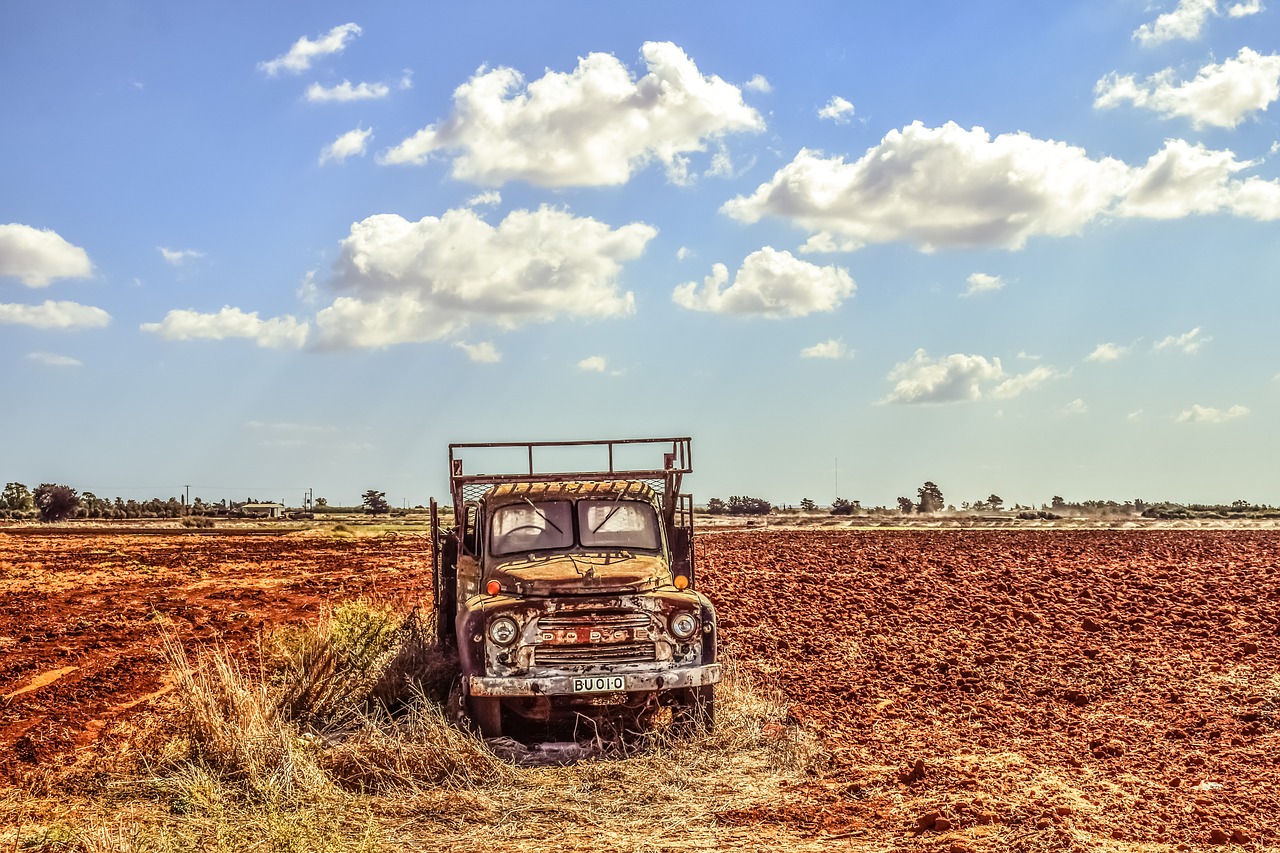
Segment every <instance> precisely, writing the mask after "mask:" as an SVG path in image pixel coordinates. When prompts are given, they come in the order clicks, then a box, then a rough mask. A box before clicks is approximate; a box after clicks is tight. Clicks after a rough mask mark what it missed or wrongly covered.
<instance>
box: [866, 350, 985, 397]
mask: <svg viewBox="0 0 1280 853" xmlns="http://www.w3.org/2000/svg"><path fill="white" fill-rule="evenodd" d="M1002 375H1004V370H1003V369H1002V368H1001V367H1000V359H998V358H993V359H991V360H990V361H988V360H987V359H985V358H983V357H982V356H980V355H962V354H960V353H956V354H954V355H947V356H943V357H942V358H938V359H931V358H929V354H928V353H926V352H925V351H924V350H923V349H918V350H916V351H915V354H913V355H912V356H911V358H910V359H908V360H907V361H904V362H900V363H899V364H897V365H895V366H894V368H893V370H891V371H889V377H888V378H889V381H890V382H894V383H896V384H895V385H894V386H893V390H892V391H890V392H889V396H888V397H886V398H885V400H884V402H886V403H958V402H962V401H966V400H978V399H981V397H982V385H983V383H984V382H994V381H996V380H998V379H999V378H1000V377H1001V376H1002Z"/></svg>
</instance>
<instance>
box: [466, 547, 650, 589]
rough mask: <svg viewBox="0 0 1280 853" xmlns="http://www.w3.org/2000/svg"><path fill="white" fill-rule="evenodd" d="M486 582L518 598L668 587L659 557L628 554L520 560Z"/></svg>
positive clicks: (498, 570)
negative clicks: (499, 585)
mask: <svg viewBox="0 0 1280 853" xmlns="http://www.w3.org/2000/svg"><path fill="white" fill-rule="evenodd" d="M488 578H489V579H490V580H497V581H498V582H499V583H501V584H502V587H503V589H509V590H511V591H513V592H516V593H518V594H521V595H549V594H553V593H558V594H566V593H567V594H574V593H583V594H585V593H599V592H644V591H647V590H651V589H657V588H658V587H659V586H663V585H665V584H670V583H671V568H670V566H668V565H667V561H666V559H664V558H663V557H662V556H661V555H654V554H636V553H634V552H631V551H610V552H608V553H600V552H593V553H585V554H584V553H577V554H554V555H551V556H546V557H522V558H520V559H516V560H509V561H507V562H505V563H502V564H500V565H499V566H497V567H496V568H495V569H491V570H490V572H489V574H488Z"/></svg>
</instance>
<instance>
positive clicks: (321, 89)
mask: <svg viewBox="0 0 1280 853" xmlns="http://www.w3.org/2000/svg"><path fill="white" fill-rule="evenodd" d="M390 93H391V87H390V86H388V85H387V84H386V83H358V84H356V85H355V86H352V85H351V81H350V80H343V81H342V82H341V83H339V84H337V85H336V86H321V85H320V84H319V83H312V84H311V85H310V86H308V87H307V100H308V101H311V102H312V103H313V104H322V103H329V102H333V101H337V102H345V101H376V100H377V99H378V98H385V97H386V96H387V95H389V94H390Z"/></svg>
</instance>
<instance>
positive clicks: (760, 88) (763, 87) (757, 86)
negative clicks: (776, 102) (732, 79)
mask: <svg viewBox="0 0 1280 853" xmlns="http://www.w3.org/2000/svg"><path fill="white" fill-rule="evenodd" d="M742 88H744V89H749V90H750V91H752V92H763V93H768V92H772V91H773V86H771V85H770V84H769V81H768V80H766V79H765V76H764V75H763V74H757V75H755V76H754V77H752V78H751V79H750V80H748V81H747V82H746V83H744V84H743V86H742Z"/></svg>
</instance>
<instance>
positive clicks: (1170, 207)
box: [1115, 139, 1280, 220]
mask: <svg viewBox="0 0 1280 853" xmlns="http://www.w3.org/2000/svg"><path fill="white" fill-rule="evenodd" d="M1253 165H1255V164H1254V163H1252V162H1241V161H1239V160H1236V159H1235V155H1234V154H1232V153H1231V152H1230V151H1215V150H1211V149H1207V148H1205V147H1204V146H1203V145H1198V144H1197V145H1192V144H1191V143H1189V142H1185V141H1183V140H1181V139H1170V140H1168V141H1167V142H1165V147H1164V148H1163V149H1162V150H1161V151H1159V152H1157V153H1156V154H1153V155H1152V156H1151V159H1150V160H1148V161H1147V163H1146V165H1145V166H1143V167H1142V168H1140V169H1136V170H1134V171H1133V173H1132V176H1131V178H1130V181H1129V186H1128V189H1127V192H1126V194H1125V197H1124V200H1123V202H1122V203H1121V204H1120V205H1119V207H1117V208H1116V211H1115V212H1116V213H1117V214H1118V215H1120V216H1129V217H1145V218H1148V219H1175V218H1180V217H1183V216H1188V215H1190V214H1197V213H1198V214H1209V213H1220V212H1229V213H1234V214H1236V215H1239V216H1248V217H1250V218H1253V219H1260V220H1272V219H1280V183H1278V182H1276V181H1264V180H1262V179H1261V178H1257V177H1254V178H1248V179H1246V180H1243V181H1239V180H1232V179H1231V176H1232V175H1233V174H1235V173H1237V172H1239V171H1241V170H1243V169H1247V168H1249V167H1250V166H1253Z"/></svg>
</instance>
